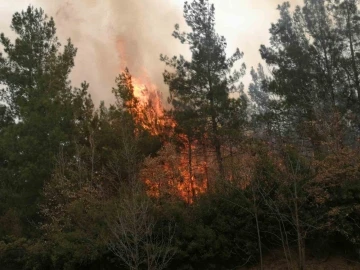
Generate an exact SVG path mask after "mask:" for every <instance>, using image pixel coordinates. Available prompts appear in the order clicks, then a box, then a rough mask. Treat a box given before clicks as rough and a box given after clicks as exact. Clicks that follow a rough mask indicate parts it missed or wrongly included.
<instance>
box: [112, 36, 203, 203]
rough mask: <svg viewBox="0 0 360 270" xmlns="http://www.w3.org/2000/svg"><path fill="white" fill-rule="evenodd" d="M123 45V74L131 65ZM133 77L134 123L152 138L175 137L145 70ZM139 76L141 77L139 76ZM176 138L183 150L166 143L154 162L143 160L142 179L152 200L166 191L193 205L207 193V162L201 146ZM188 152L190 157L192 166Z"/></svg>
mask: <svg viewBox="0 0 360 270" xmlns="http://www.w3.org/2000/svg"><path fill="white" fill-rule="evenodd" d="M124 44H125V43H124V42H121V41H120V40H119V41H118V42H117V48H118V52H119V56H120V62H121V67H120V68H121V69H122V70H123V69H125V68H126V67H128V65H129V64H130V63H129V62H128V61H131V59H129V58H128V55H127V53H126V48H125V45H124ZM135 73H136V74H137V76H135V77H132V81H131V83H132V86H133V89H134V96H135V97H136V98H137V99H138V100H139V104H138V105H137V106H138V108H136V110H135V113H136V115H135V118H136V120H137V121H138V123H139V124H141V125H142V126H143V127H144V128H145V129H147V130H148V131H149V132H150V133H151V134H153V135H160V134H162V135H167V137H170V136H171V135H172V134H174V132H173V130H174V128H175V127H176V125H177V123H176V122H175V120H174V119H172V118H169V116H167V115H165V114H164V106H163V103H162V95H161V93H160V91H158V89H157V87H156V85H155V84H153V83H152V82H151V80H150V78H149V76H148V73H147V72H146V70H145V69H144V68H141V70H136V72H135ZM138 74H141V75H140V76H138ZM164 133H168V134H164ZM178 137H179V138H178V140H180V141H181V143H182V144H183V145H184V147H182V148H181V149H180V150H175V148H174V146H173V145H171V144H169V143H165V146H164V148H163V149H162V150H161V151H160V152H159V154H158V157H157V158H148V159H147V160H146V162H145V169H144V170H143V171H142V178H143V181H145V183H146V184H147V185H148V188H149V194H151V195H152V196H158V197H159V196H162V195H163V194H164V192H165V191H164V189H166V190H167V191H166V193H169V194H170V195H173V196H179V197H180V198H182V199H184V200H185V201H187V202H188V203H192V202H193V200H194V197H195V196H197V195H198V194H200V193H204V192H205V191H206V190H207V185H208V177H207V175H208V172H207V167H208V165H207V160H206V159H204V157H203V155H202V154H200V155H199V152H201V147H200V145H197V144H192V145H191V147H190V146H189V142H188V140H187V138H186V136H185V135H183V134H180V135H179V136H178ZM189 151H191V152H192V153H193V157H192V162H191V164H190V162H189ZM195 153H196V154H195ZM205 156H206V155H205Z"/></svg>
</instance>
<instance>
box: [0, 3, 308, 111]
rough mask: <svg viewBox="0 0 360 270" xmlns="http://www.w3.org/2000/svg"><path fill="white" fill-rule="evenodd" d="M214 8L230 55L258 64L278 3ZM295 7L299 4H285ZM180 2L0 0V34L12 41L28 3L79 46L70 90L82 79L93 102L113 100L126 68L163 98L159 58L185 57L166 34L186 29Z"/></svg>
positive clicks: (247, 79) (184, 49) (63, 38)
mask: <svg viewBox="0 0 360 270" xmlns="http://www.w3.org/2000/svg"><path fill="white" fill-rule="evenodd" d="M210 1H211V2H212V3H214V4H215V8H216V29H217V31H218V33H219V34H221V35H223V36H225V38H226V40H227V43H228V48H227V53H228V54H231V53H233V52H234V51H235V49H236V48H239V49H240V51H242V52H244V59H243V61H244V62H245V64H246V65H247V75H246V76H245V77H244V78H243V82H244V84H245V86H247V85H248V84H249V83H250V76H249V72H250V68H251V67H252V66H254V67H256V66H257V65H258V63H259V62H261V57H260V54H259V48H260V45H261V44H268V40H269V28H270V26H271V23H272V22H276V20H277V18H278V11H277V10H276V7H277V5H278V4H281V3H282V2H283V0H210ZM289 2H291V4H292V5H293V6H294V5H296V4H301V3H302V0H291V1H289ZM183 3H184V0H13V1H8V0H0V32H4V33H5V34H6V35H8V36H10V37H12V33H11V30H10V28H9V25H10V22H11V17H12V14H13V13H14V12H16V11H21V10H24V9H26V7H27V6H28V5H29V4H31V5H34V6H35V7H41V8H43V9H44V10H45V13H47V14H48V15H49V16H52V17H54V19H55V23H56V26H57V30H58V32H57V33H58V36H59V38H60V41H62V43H63V44H64V43H65V41H66V39H67V38H71V40H72V42H73V43H74V44H75V46H76V47H77V48H78V54H77V57H76V61H75V68H74V70H73V72H72V75H71V79H72V82H73V85H74V86H79V85H80V83H81V82H82V81H84V80H86V81H87V82H89V83H90V90H89V91H90V93H91V95H92V97H93V99H94V101H95V102H96V103H98V102H99V101H100V100H104V101H105V102H106V103H107V104H108V103H109V102H112V101H113V95H112V93H111V89H112V87H114V86H115V78H116V76H117V75H118V74H119V73H120V72H121V71H122V70H123V69H124V67H128V68H129V69H130V72H131V73H132V74H133V76H134V77H138V78H142V79H143V81H144V83H147V84H150V83H151V84H153V85H156V87H157V88H158V89H159V90H160V91H161V92H162V93H163V96H164V97H166V95H167V87H166V85H164V84H163V81H162V72H163V71H164V69H165V66H164V63H162V62H160V60H159V59H160V57H159V56H160V54H165V55H168V56H173V55H179V54H184V55H185V56H189V52H188V49H187V47H186V46H185V45H181V44H179V42H178V41H177V40H175V39H174V38H173V37H172V36H171V34H172V32H173V30H174V25H175V24H176V23H179V24H180V27H181V28H182V29H184V30H186V25H185V23H184V19H183V17H182V8H183Z"/></svg>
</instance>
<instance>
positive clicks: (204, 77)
mask: <svg viewBox="0 0 360 270" xmlns="http://www.w3.org/2000/svg"><path fill="white" fill-rule="evenodd" d="M184 18H185V20H186V23H187V25H188V26H189V27H190V28H191V32H189V33H186V32H181V31H180V29H179V25H176V26H175V31H174V33H173V36H174V37H175V38H176V39H178V40H180V41H181V43H183V44H188V45H189V46H190V51H191V53H192V58H191V61H188V60H186V59H185V57H183V56H180V57H176V56H175V57H173V58H169V57H167V56H161V60H162V61H164V62H165V63H166V65H167V66H169V67H171V68H172V69H173V70H174V71H165V72H164V80H165V83H166V84H168V85H169V90H170V101H171V104H172V105H173V111H172V113H173V115H174V117H175V119H176V121H177V123H178V125H179V127H180V129H181V130H182V132H184V133H185V134H186V135H187V137H188V141H189V143H191V141H192V140H193V139H194V138H196V137H199V136H203V135H204V133H206V134H207V135H208V136H209V138H210V139H211V143H212V145H213V147H214V149H215V153H216V160H217V164H218V169H219V172H220V174H221V175H222V176H224V167H223V156H222V150H221V148H222V144H223V142H222V140H221V130H222V129H223V128H224V127H225V125H226V124H227V123H226V120H229V119H227V118H226V115H228V112H229V109H230V108H231V106H233V105H235V104H236V106H244V102H238V103H236V102H234V100H232V99H231V98H230V97H229V94H230V93H233V92H241V86H240V87H239V86H235V84H236V82H238V80H239V79H240V77H241V76H242V75H243V74H244V71H245V65H242V68H241V70H240V71H232V68H233V66H234V64H235V63H236V62H237V61H238V60H240V59H241V58H242V57H243V53H241V52H240V51H239V49H237V50H236V52H235V53H234V54H233V55H232V56H231V57H229V58H227V57H226V53H225V49H226V46H227V43H226V40H225V38H224V37H223V36H220V35H219V34H217V33H216V31H215V7H214V5H211V4H210V3H209V1H208V0H195V1H193V2H191V3H188V2H185V4H184ZM234 110H236V109H234Z"/></svg>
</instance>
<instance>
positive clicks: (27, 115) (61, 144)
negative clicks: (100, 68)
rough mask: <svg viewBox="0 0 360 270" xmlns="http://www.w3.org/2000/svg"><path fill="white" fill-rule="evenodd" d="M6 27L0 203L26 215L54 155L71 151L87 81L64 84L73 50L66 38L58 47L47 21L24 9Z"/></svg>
mask: <svg viewBox="0 0 360 270" xmlns="http://www.w3.org/2000/svg"><path fill="white" fill-rule="evenodd" d="M11 29H12V30H13V31H14V32H15V34H16V35H17V37H16V39H15V42H14V43H13V42H12V41H11V40H10V39H9V38H7V37H6V36H5V35H4V34H1V36H0V43H1V45H2V46H3V51H4V53H3V54H1V55H0V83H1V84H2V85H3V86H4V88H3V89H2V91H1V95H0V102H2V103H4V104H5V107H6V108H5V112H6V113H5V115H6V117H7V119H8V120H7V122H8V123H9V124H7V125H6V126H5V127H4V128H3V129H2V130H1V136H0V149H2V150H3V151H4V152H2V156H1V158H2V160H1V162H0V174H1V187H2V188H3V190H2V191H3V192H5V193H6V194H7V196H8V197H9V199H11V198H13V199H12V200H14V201H11V200H10V201H8V202H6V200H5V199H4V200H2V201H3V203H10V204H13V206H14V207H20V208H21V209H22V211H23V212H26V213H24V214H25V215H28V214H29V215H32V214H35V212H36V202H37V201H38V200H39V198H40V193H41V190H42V186H43V183H44V181H46V180H47V179H49V178H50V176H51V173H52V170H53V168H54V161H55V157H56V155H57V153H58V151H59V150H60V148H63V149H64V151H66V152H71V151H72V149H73V142H74V140H76V139H79V137H81V136H80V134H81V133H82V132H86V131H85V130H84V128H83V126H84V125H83V123H84V122H85V121H86V120H87V119H89V117H92V115H91V114H92V107H93V105H92V102H91V99H90V97H89V96H88V94H87V88H88V84H87V83H83V84H82V85H81V88H75V89H73V88H72V87H71V86H70V81H69V74H70V72H71V69H72V68H73V66H74V57H75V55H76V48H75V47H74V46H73V44H72V43H71V41H70V40H68V42H67V44H66V45H65V46H64V47H61V44H60V43H59V41H58V39H57V37H56V28H55V23H54V20H53V19H52V18H48V17H47V15H45V14H44V11H43V10H42V9H36V8H34V7H32V6H29V7H28V8H27V10H26V11H22V12H21V13H15V14H14V16H13V19H12V24H11ZM3 111H4V110H3ZM3 115H4V114H3ZM4 190H6V191H4ZM15 198H17V199H15ZM24 204H25V205H28V206H30V207H27V208H25V207H24ZM4 207H7V206H6V205H5V206H4Z"/></svg>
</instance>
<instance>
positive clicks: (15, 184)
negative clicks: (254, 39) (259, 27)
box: [0, 0, 360, 270]
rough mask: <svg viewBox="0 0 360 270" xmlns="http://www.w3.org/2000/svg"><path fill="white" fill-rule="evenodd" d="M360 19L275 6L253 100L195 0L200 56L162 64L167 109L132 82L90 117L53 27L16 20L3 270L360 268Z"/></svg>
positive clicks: (0, 135) (35, 16)
mask: <svg viewBox="0 0 360 270" xmlns="http://www.w3.org/2000/svg"><path fill="white" fill-rule="evenodd" d="M358 7H359V5H358V1H357V0H304V3H303V5H302V6H297V7H290V4H289V3H287V2H285V3H284V4H282V5H280V6H278V11H279V14H280V16H279V19H278V21H277V22H274V23H273V24H272V25H271V28H270V42H269V44H268V45H266V46H265V45H262V46H261V47H260V48H259V52H260V54H261V57H262V59H263V65H260V64H259V66H258V67H256V68H251V70H250V74H251V76H252V83H251V84H250V86H249V87H248V89H245V86H244V85H243V83H241V79H242V77H243V76H244V75H245V74H247V73H246V72H249V71H247V70H246V66H245V64H244V63H242V58H243V52H241V51H240V50H239V49H237V50H236V51H235V52H234V53H233V54H232V55H230V56H229V55H226V53H225V51H226V47H227V43H226V39H225V37H223V36H221V35H220V34H218V33H217V32H216V29H215V8H214V6H213V5H212V4H211V3H210V2H209V1H208V0H192V1H190V2H186V3H185V4H184V10H183V15H184V19H185V21H186V23H187V25H188V28H187V29H188V31H189V32H183V30H182V29H180V27H179V25H176V26H175V30H174V32H173V37H174V38H175V39H177V40H178V41H179V42H180V43H183V44H187V45H188V47H187V48H188V49H189V50H190V55H191V57H190V58H189V59H188V58H186V57H184V56H182V55H180V56H174V57H173V56H166V55H161V56H160V60H159V61H162V62H163V64H164V70H165V71H164V73H163V77H164V82H165V84H166V85H167V86H168V90H169V96H168V102H169V105H167V106H165V104H163V105H161V104H160V103H159V100H158V99H159V95H157V94H156V93H149V91H150V90H149V89H143V90H142V91H141V92H142V95H139V94H138V92H139V91H137V90H138V89H137V87H138V86H137V85H136V83H135V80H134V78H132V76H131V70H130V71H129V70H128V69H126V70H123V71H122V72H121V73H120V74H119V76H118V77H117V78H114V79H115V82H116V87H114V88H113V89H112V91H113V94H114V102H113V104H110V105H105V104H104V103H101V104H100V106H95V105H94V103H93V101H92V99H91V96H90V95H89V93H88V88H89V84H88V83H87V82H84V83H82V84H81V85H80V86H78V87H75V86H72V85H71V82H70V79H69V76H70V73H71V70H72V68H73V67H74V59H75V56H76V52H77V49H76V47H75V46H74V45H73V44H72V43H71V40H68V41H67V42H66V43H65V45H62V44H60V41H59V40H58V38H57V36H56V27H55V22H54V20H53V19H52V18H49V17H48V16H47V15H46V14H45V12H44V11H43V10H42V9H40V8H35V7H33V6H29V7H28V8H27V10H25V11H21V12H18V13H15V14H14V15H13V18H12V22H11V30H12V31H13V32H14V34H16V38H15V39H10V38H8V37H7V36H6V35H5V34H1V36H0V43H1V45H2V53H1V55H0V83H1V88H2V90H1V92H0V198H1V200H0V265H1V267H0V268H1V269H9V270H11V269H130V270H139V269H148V270H161V269H174V270H176V269H179V270H180V269H181V270H186V269H187V270H190V269H194V270H197V269H240V268H243V267H245V268H247V267H257V268H258V269H267V265H266V263H265V262H264V258H265V257H266V256H267V255H268V254H270V253H271V252H272V251H274V250H277V251H278V254H279V255H278V256H280V257H281V258H282V259H283V261H284V262H285V269H307V262H308V259H309V258H319V259H323V260H326V258H329V257H331V256H341V257H343V258H346V259H348V260H351V261H353V262H354V263H356V262H360V255H359V254H360V152H359V150H360V149H359V146H360V144H359V142H360V12H359V9H358ZM169 34H171V33H169ZM146 68H148V69H151V67H146ZM147 91H148V92H147ZM146 92H147V93H146ZM156 99H157V100H156ZM164 108H169V109H164ZM357 266H358V267H360V264H357ZM334 269H335V268H334ZM354 269H355V268H354ZM358 269H359V268H358Z"/></svg>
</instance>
